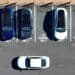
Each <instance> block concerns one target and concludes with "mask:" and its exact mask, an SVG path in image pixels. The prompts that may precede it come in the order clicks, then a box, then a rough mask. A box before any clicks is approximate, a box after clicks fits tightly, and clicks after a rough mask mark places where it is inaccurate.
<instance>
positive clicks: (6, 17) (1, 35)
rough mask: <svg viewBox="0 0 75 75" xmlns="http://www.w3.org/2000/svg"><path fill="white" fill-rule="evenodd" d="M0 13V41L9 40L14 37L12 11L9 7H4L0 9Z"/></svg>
mask: <svg viewBox="0 0 75 75" xmlns="http://www.w3.org/2000/svg"><path fill="white" fill-rule="evenodd" d="M0 13H1V14H0V20H1V22H0V40H2V41H6V40H10V39H12V38H13V35H14V24H13V15H14V10H13V8H11V7H4V8H2V9H1V12H0Z"/></svg>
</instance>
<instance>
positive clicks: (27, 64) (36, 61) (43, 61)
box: [13, 56, 50, 71]
mask: <svg viewBox="0 0 75 75" xmlns="http://www.w3.org/2000/svg"><path fill="white" fill-rule="evenodd" d="M13 65H14V66H15V67H16V68H17V69H19V70H21V71H22V70H39V69H47V68H49V66H50V59H49V57H48V56H19V57H17V59H16V60H15V61H14V62H13Z"/></svg>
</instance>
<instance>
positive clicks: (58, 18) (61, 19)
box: [54, 8, 67, 41]
mask: <svg viewBox="0 0 75 75" xmlns="http://www.w3.org/2000/svg"><path fill="white" fill-rule="evenodd" d="M54 36H55V38H56V39H57V40H61V41H62V40H65V39H66V38H67V10H66V9H65V8H57V9H56V10H55V25H54Z"/></svg>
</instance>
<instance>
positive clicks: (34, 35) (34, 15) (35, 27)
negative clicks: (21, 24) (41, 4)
mask: <svg viewBox="0 0 75 75" xmlns="http://www.w3.org/2000/svg"><path fill="white" fill-rule="evenodd" d="M34 42H36V6H35V5H34Z"/></svg>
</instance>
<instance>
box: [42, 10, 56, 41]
mask: <svg viewBox="0 0 75 75" xmlns="http://www.w3.org/2000/svg"><path fill="white" fill-rule="evenodd" d="M54 12H55V10H51V11H49V12H47V13H46V15H45V18H44V22H43V29H44V31H45V33H46V35H47V37H48V38H49V39H50V40H53V41H57V39H56V38H55V37H54V28H55V24H54Z"/></svg>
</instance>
